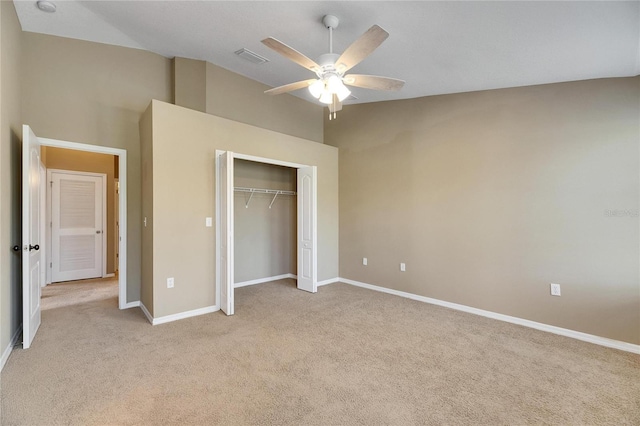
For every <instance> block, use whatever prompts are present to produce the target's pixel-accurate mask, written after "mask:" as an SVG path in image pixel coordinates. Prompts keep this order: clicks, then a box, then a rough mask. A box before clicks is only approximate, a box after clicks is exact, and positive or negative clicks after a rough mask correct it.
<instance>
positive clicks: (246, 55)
mask: <svg viewBox="0 0 640 426" xmlns="http://www.w3.org/2000/svg"><path fill="white" fill-rule="evenodd" d="M235 54H236V55H238V56H240V57H241V58H242V59H246V60H247V61H249V62H252V63H254V64H258V65H260V64H264V63H265V62H269V60H268V59H267V58H265V57H264V56H260V55H258V54H257V53H255V52H252V51H250V50H249V49H245V48H244V47H243V48H242V49H240V50H236V51H235Z"/></svg>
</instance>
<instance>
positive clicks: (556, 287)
mask: <svg viewBox="0 0 640 426" xmlns="http://www.w3.org/2000/svg"><path fill="white" fill-rule="evenodd" d="M551 295H552V296H560V284H553V283H551Z"/></svg>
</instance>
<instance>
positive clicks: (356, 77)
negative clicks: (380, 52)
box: [262, 15, 404, 120]
mask: <svg viewBox="0 0 640 426" xmlns="http://www.w3.org/2000/svg"><path fill="white" fill-rule="evenodd" d="M339 22H340V21H339V20H338V18H336V17H335V16H333V15H326V16H324V17H323V18H322V23H323V24H324V26H325V27H326V28H327V29H328V30H329V53H325V54H324V55H321V56H320V57H319V58H318V60H317V61H313V60H311V59H309V58H308V57H306V56H305V55H303V54H302V53H300V52H298V51H297V50H295V49H293V48H292V47H289V46H287V45H286V44H284V43H282V42H281V41H279V40H276V39H275V38H273V37H269V38H266V39H264V40H262V43H263V44H264V45H266V46H267V47H269V48H271V49H273V50H275V51H276V52H278V53H279V54H281V55H282V56H284V57H285V58H287V59H289V60H291V61H293V62H295V63H296V64H298V65H300V66H302V67H304V68H306V69H308V70H310V71H313V72H314V73H316V76H317V79H315V78H313V79H309V80H304V81H298V82H295V83H290V84H285V85H284V86H279V87H274V88H273V89H269V90H266V91H265V92H264V93H266V94H269V95H279V94H281V93H287V92H291V91H294V90H298V89H302V88H304V87H308V88H309V92H311V94H312V95H313V97H315V98H316V99H318V100H319V101H320V102H322V103H323V104H326V105H328V107H329V119H330V120H331V119H332V118H336V112H337V111H340V110H341V109H342V101H344V100H345V99H346V98H347V97H348V96H349V95H350V94H351V91H350V90H349V89H348V88H347V87H346V86H345V85H347V86H355V87H362V88H364V89H373V90H400V89H401V88H402V86H404V81H402V80H398V79H396V78H389V77H378V76H375V75H362V74H347V75H345V73H346V72H347V71H349V70H350V69H351V68H353V67H354V66H356V65H358V64H359V63H360V62H361V61H362V60H363V59H365V58H366V57H367V56H369V55H370V54H371V53H372V52H373V51H374V50H376V49H377V48H378V46H380V45H381V44H382V42H383V41H385V40H386V39H387V37H389V33H388V32H386V31H385V30H383V29H382V28H380V27H379V26H377V25H374V26H372V27H371V28H369V29H368V30H367V32H365V33H364V34H363V35H361V36H360V38H358V39H357V40H356V41H354V42H353V43H352V44H351V45H350V46H349V47H348V48H347V50H345V51H344V52H343V53H342V55H338V54H337V53H333V30H334V29H335V28H337V27H338V24H339Z"/></svg>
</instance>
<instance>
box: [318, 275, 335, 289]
mask: <svg viewBox="0 0 640 426" xmlns="http://www.w3.org/2000/svg"><path fill="white" fill-rule="evenodd" d="M339 281H340V278H337V277H336V278H329V279H328V280H324V281H318V284H316V285H317V286H318V287H321V286H323V285H327V284H333V283H337V282H339Z"/></svg>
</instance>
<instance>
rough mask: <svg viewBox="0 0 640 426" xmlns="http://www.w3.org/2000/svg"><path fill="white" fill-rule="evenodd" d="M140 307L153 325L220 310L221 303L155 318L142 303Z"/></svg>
mask: <svg viewBox="0 0 640 426" xmlns="http://www.w3.org/2000/svg"><path fill="white" fill-rule="evenodd" d="M140 309H142V312H144V314H145V316H146V317H147V319H148V320H149V322H150V323H151V325H158V324H165V323H167V322H172V321H178V320H181V319H185V318H191V317H197V316H198V315H204V314H210V313H212V312H217V311H219V310H220V306H219V305H213V306H207V307H206V308H200V309H194V310H192V311H186V312H180V313H179V314H172V315H165V316H163V317H158V318H154V317H153V316H151V314H150V313H149V311H148V310H147V308H146V306H144V305H143V304H142V303H140Z"/></svg>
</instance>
